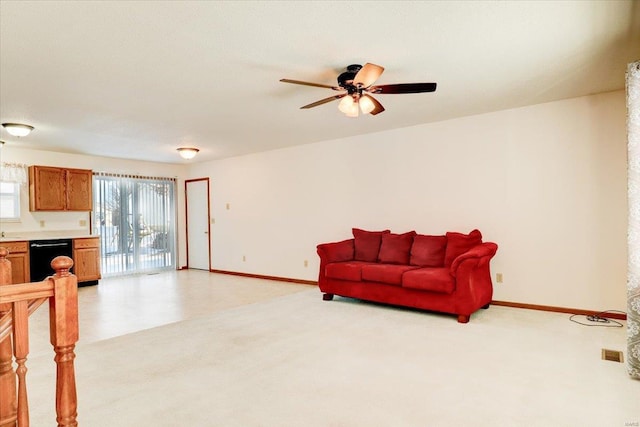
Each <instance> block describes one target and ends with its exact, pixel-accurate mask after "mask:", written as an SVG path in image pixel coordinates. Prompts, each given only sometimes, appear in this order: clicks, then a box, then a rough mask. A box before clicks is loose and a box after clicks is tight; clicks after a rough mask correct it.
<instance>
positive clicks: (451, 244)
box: [444, 230, 482, 267]
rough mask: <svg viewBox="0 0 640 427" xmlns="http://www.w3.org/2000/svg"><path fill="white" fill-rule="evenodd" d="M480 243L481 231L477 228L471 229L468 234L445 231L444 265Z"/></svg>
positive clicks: (448, 264) (447, 264) (447, 265)
mask: <svg viewBox="0 0 640 427" xmlns="http://www.w3.org/2000/svg"><path fill="white" fill-rule="evenodd" d="M480 243H482V233H480V231H479V230H473V231H471V233H469V234H462V233H454V232H450V231H447V250H446V251H445V255H444V266H445V267H450V266H451V263H452V262H453V260H454V259H456V258H457V257H458V255H462V254H463V253H465V252H467V251H468V250H469V249H471V248H473V247H474V246H477V245H479V244H480Z"/></svg>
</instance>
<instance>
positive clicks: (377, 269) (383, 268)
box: [362, 264, 418, 286]
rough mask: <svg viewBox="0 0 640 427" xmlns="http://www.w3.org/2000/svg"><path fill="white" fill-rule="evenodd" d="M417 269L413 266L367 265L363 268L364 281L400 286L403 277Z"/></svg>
mask: <svg viewBox="0 0 640 427" xmlns="http://www.w3.org/2000/svg"><path fill="white" fill-rule="evenodd" d="M416 268H418V267H415V266H412V265H395V264H366V265H363V266H362V280H366V281H369V282H380V283H386V284H388V285H398V286H400V285H401V284H402V275H403V274H404V273H405V272H407V271H409V270H413V269H416Z"/></svg>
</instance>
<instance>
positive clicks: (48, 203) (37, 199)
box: [29, 166, 93, 211]
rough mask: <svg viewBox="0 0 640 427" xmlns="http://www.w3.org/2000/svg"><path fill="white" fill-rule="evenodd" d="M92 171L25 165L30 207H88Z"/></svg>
mask: <svg viewBox="0 0 640 427" xmlns="http://www.w3.org/2000/svg"><path fill="white" fill-rule="evenodd" d="M92 179H93V172H92V171H91V170H89V169H69V168H59V167H53V166H29V210H30V211H90V210H91V209H92V204H93V193H92V186H93V183H92Z"/></svg>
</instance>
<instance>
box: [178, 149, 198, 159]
mask: <svg viewBox="0 0 640 427" xmlns="http://www.w3.org/2000/svg"><path fill="white" fill-rule="evenodd" d="M198 151H200V150H198V149H197V148H194V147H180V148H178V153H180V157H182V158H183V159H187V160H188V159H193V158H194V157H195V156H196V154H198Z"/></svg>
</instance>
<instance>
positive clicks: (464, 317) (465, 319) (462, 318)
mask: <svg viewBox="0 0 640 427" xmlns="http://www.w3.org/2000/svg"><path fill="white" fill-rule="evenodd" d="M458 323H469V315H468V314H459V315H458Z"/></svg>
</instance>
